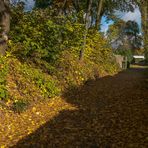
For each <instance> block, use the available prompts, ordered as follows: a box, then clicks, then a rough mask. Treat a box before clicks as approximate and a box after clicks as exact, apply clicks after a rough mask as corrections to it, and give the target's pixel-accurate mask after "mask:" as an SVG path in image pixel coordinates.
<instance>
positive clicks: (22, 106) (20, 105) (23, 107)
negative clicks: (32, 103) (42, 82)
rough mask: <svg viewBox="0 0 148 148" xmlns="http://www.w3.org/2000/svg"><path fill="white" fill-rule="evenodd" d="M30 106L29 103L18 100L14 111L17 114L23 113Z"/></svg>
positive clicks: (14, 105)
mask: <svg viewBox="0 0 148 148" xmlns="http://www.w3.org/2000/svg"><path fill="white" fill-rule="evenodd" d="M28 105H29V103H28V102H27V101H24V100H17V101H15V102H14V103H13V107H12V109H13V111H15V112H17V113H21V112H23V111H25V110H26V109H27V107H28Z"/></svg>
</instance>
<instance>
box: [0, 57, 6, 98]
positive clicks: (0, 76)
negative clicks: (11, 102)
mask: <svg viewBox="0 0 148 148" xmlns="http://www.w3.org/2000/svg"><path fill="white" fill-rule="evenodd" d="M7 74H8V64H7V62H6V58H5V57H0V99H2V100H6V99H7V98H8V91H7V88H6V81H7V80H6V77H7Z"/></svg>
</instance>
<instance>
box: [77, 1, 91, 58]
mask: <svg viewBox="0 0 148 148" xmlns="http://www.w3.org/2000/svg"><path fill="white" fill-rule="evenodd" d="M92 1H93V0H88V2H87V3H88V8H87V11H86V17H85V32H84V42H83V47H82V49H81V50H80V56H79V58H80V60H83V57H84V51H85V47H86V38H87V33H88V28H89V24H90V14H91V7H92Z"/></svg>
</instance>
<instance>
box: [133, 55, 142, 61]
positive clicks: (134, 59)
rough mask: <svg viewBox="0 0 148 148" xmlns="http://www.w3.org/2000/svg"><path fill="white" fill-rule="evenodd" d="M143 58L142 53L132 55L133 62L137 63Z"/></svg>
mask: <svg viewBox="0 0 148 148" xmlns="http://www.w3.org/2000/svg"><path fill="white" fill-rule="evenodd" d="M144 60H145V56H143V55H133V63H139V62H142V61H144Z"/></svg>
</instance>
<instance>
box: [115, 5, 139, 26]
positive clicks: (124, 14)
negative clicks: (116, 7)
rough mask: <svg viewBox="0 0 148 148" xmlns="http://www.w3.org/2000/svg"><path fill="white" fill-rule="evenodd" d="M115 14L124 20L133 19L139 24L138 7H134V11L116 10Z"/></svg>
mask: <svg viewBox="0 0 148 148" xmlns="http://www.w3.org/2000/svg"><path fill="white" fill-rule="evenodd" d="M115 14H116V15H117V16H119V17H120V18H121V19H123V20H124V21H126V22H127V21H129V20H131V21H135V22H137V23H138V24H139V25H141V13H140V11H139V8H135V10H134V12H120V11H116V12H115Z"/></svg>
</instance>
